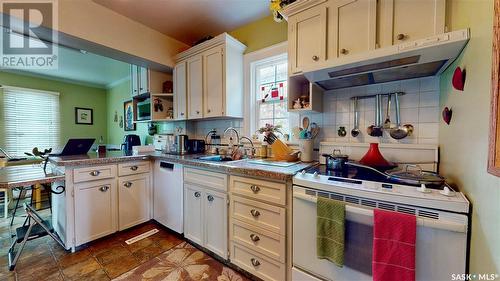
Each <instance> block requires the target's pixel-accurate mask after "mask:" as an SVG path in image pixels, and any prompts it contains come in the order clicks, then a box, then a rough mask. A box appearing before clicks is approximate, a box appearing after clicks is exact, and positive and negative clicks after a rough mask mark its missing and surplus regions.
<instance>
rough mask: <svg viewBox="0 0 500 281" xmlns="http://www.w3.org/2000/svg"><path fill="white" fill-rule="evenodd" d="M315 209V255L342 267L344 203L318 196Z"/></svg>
mask: <svg viewBox="0 0 500 281" xmlns="http://www.w3.org/2000/svg"><path fill="white" fill-rule="evenodd" d="M316 211H317V215H316V231H317V236H316V253H317V256H318V258H319V259H326V260H329V261H331V262H333V263H334V264H336V265H338V266H340V267H343V266H344V237H345V204H344V203H343V202H340V201H336V200H331V199H328V198H322V197H319V196H318V201H317V204H316Z"/></svg>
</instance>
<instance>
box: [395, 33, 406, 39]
mask: <svg viewBox="0 0 500 281" xmlns="http://www.w3.org/2000/svg"><path fill="white" fill-rule="evenodd" d="M396 38H397V39H398V40H404V39H405V38H406V35H405V34H403V33H400V34H398V35H397V36H396Z"/></svg>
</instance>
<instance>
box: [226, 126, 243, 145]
mask: <svg viewBox="0 0 500 281" xmlns="http://www.w3.org/2000/svg"><path fill="white" fill-rule="evenodd" d="M229 131H233V132H234V134H235V135H236V144H237V145H239V144H240V135H239V134H238V131H237V130H236V129H235V128H233V127H229V128H227V129H226V130H224V136H226V134H227V132H229ZM229 140H231V144H232V138H229Z"/></svg>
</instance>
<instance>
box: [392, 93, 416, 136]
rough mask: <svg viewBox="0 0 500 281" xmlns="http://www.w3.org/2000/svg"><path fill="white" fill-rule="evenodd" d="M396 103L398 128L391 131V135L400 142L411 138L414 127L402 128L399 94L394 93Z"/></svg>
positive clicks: (407, 125) (405, 126) (406, 126)
mask: <svg viewBox="0 0 500 281" xmlns="http://www.w3.org/2000/svg"><path fill="white" fill-rule="evenodd" d="M394 103H395V105H396V127H395V128H393V129H392V130H391V132H390V135H391V137H392V138H393V139H396V140H400V139H404V138H406V137H407V136H410V135H411V134H412V133H413V125H411V124H405V125H403V126H401V114H400V107H399V93H394Z"/></svg>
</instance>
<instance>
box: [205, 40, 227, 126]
mask: <svg viewBox="0 0 500 281" xmlns="http://www.w3.org/2000/svg"><path fill="white" fill-rule="evenodd" d="M223 50H224V48H223V47H222V46H221V47H215V48H212V49H210V50H208V51H206V52H205V53H204V54H203V82H204V84H203V98H204V101H205V102H204V105H203V109H204V116H205V117H217V116H222V115H224V104H225V97H224V58H223V56H224V54H223Z"/></svg>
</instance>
